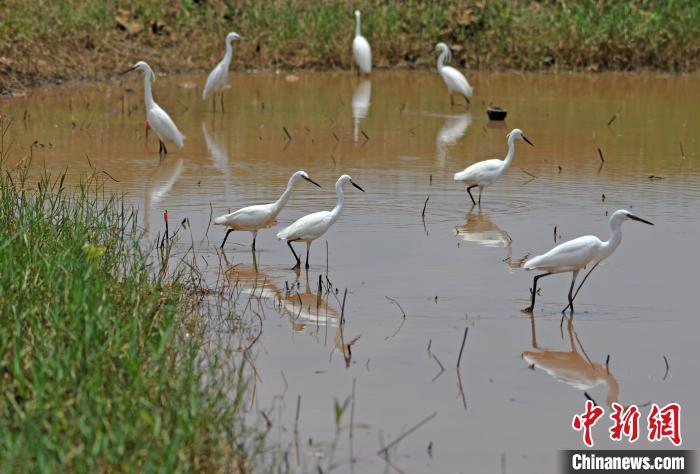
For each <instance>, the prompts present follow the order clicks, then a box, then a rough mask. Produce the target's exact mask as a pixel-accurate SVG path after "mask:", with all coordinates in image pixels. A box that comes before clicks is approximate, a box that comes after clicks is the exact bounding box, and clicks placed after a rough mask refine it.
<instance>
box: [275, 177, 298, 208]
mask: <svg viewBox="0 0 700 474" xmlns="http://www.w3.org/2000/svg"><path fill="white" fill-rule="evenodd" d="M295 182H296V180H295V179H294V176H292V177H291V178H289V182H288V183H287V187H286V188H285V190H284V192H283V193H282V195H281V196H280V197H279V199H277V201H275V202H274V203H273V205H272V209H273V214H274V215H277V214H279V212H280V211H281V210H282V208H283V207H284V205H285V204H287V201H289V198H290V197H291V195H292V189H293V188H294V183H295Z"/></svg>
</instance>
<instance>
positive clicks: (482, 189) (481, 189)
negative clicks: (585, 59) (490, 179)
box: [479, 186, 484, 207]
mask: <svg viewBox="0 0 700 474" xmlns="http://www.w3.org/2000/svg"><path fill="white" fill-rule="evenodd" d="M483 192H484V188H482V187H481V186H479V207H481V193H483Z"/></svg>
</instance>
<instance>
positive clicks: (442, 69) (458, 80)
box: [435, 43, 474, 105]
mask: <svg viewBox="0 0 700 474" xmlns="http://www.w3.org/2000/svg"><path fill="white" fill-rule="evenodd" d="M435 50H436V51H440V56H438V60H437V70H438V72H439V73H440V75H441V76H442V80H443V81H445V85H446V86H447V90H448V92H449V93H450V104H454V103H455V102H454V98H453V97H452V93H453V92H456V93H458V94H462V96H464V100H466V101H467V105H468V104H469V98H470V97H471V96H472V95H473V94H474V89H472V86H470V85H469V82H468V81H467V78H466V77H464V74H462V73H461V72H459V71H458V70H457V69H455V68H453V67H452V66H447V63H449V62H450V61H451V60H452V52H451V51H450V48H449V46H447V45H446V44H445V43H438V44H437V46H435Z"/></svg>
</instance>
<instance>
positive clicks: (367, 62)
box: [352, 10, 372, 75]
mask: <svg viewBox="0 0 700 474" xmlns="http://www.w3.org/2000/svg"><path fill="white" fill-rule="evenodd" d="M352 54H353V56H355V63H356V64H357V74H358V75H359V74H360V73H362V74H369V73H370V72H372V49H371V48H370V47H369V43H368V42H367V40H366V39H365V37H364V36H362V33H360V10H355V39H354V40H352Z"/></svg>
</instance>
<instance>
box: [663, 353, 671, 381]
mask: <svg viewBox="0 0 700 474" xmlns="http://www.w3.org/2000/svg"><path fill="white" fill-rule="evenodd" d="M664 363H665V364H666V373H664V381H665V380H666V379H667V378H668V373H669V371H670V370H671V368H670V367H669V365H668V359H667V358H666V356H664Z"/></svg>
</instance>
